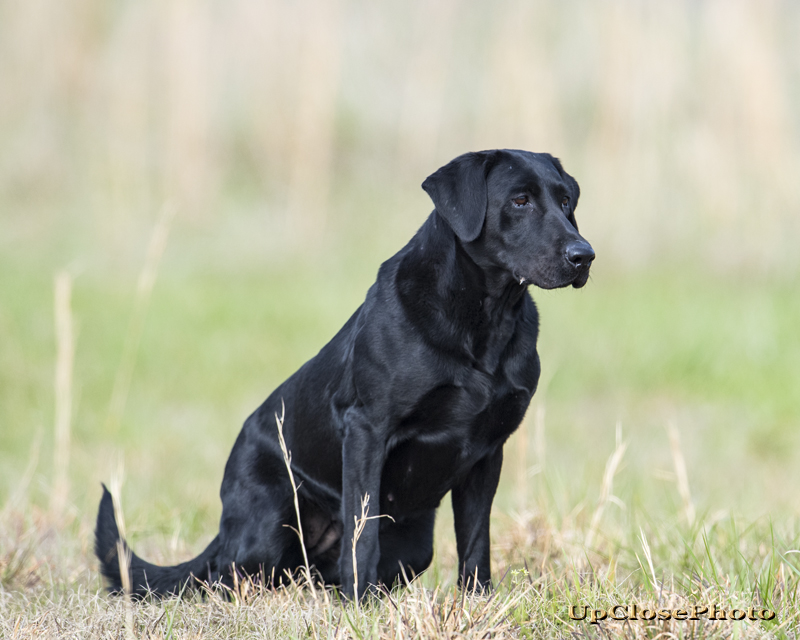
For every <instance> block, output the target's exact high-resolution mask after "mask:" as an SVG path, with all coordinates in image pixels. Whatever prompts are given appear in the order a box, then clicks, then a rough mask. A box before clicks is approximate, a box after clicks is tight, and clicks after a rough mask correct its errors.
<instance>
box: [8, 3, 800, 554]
mask: <svg viewBox="0 0 800 640" xmlns="http://www.w3.org/2000/svg"><path fill="white" fill-rule="evenodd" d="M799 32H800V5H797V4H796V3H792V2H789V1H788V0H787V1H783V2H781V1H778V0H758V1H756V0H753V1H743V0H703V1H701V0H694V1H689V0H685V1H678V0H676V1H673V2H655V1H645V0H639V1H634V0H612V1H608V2H595V3H590V2H579V1H577V0H568V1H560V2H556V1H555V0H528V1H513V0H511V1H503V0H500V1H497V2H493V3H480V2H468V1H465V0H435V1H422V0H412V1H410V2H405V3H376V2H364V1H362V0H295V1H292V2H289V1H288V0H287V1H281V0H263V1H255V0H227V1H226V2H216V1H213V0H158V1H155V0H136V1H132V0H118V1H116V2H101V1H99V0H62V1H60V2H57V3H53V2H45V1H44V0H27V1H26V2H14V1H4V2H0V504H5V505H6V506H5V508H6V509H13V508H16V509H20V508H23V506H25V505H34V506H36V505H39V506H41V507H42V508H44V507H47V506H48V504H49V505H50V506H51V508H52V505H53V501H54V498H53V496H54V495H59V496H62V497H61V498H59V499H58V500H60V501H61V502H62V503H63V504H61V506H57V508H58V509H59V510H63V512H64V513H65V514H66V515H67V516H68V517H69V518H71V519H72V520H71V521H73V522H75V523H77V524H76V526H79V527H82V528H83V529H86V527H90V526H91V519H92V518H93V517H94V509H95V505H96V501H97V500H98V499H99V495H100V492H99V485H98V483H99V482H100V481H107V480H109V479H110V478H111V477H112V476H115V477H124V479H125V484H124V486H123V496H124V498H125V504H126V506H127V510H128V513H127V515H128V518H129V531H130V530H131V528H132V529H133V534H132V535H134V536H136V535H137V532H138V535H141V536H144V537H146V536H147V535H152V534H154V533H157V534H159V535H164V536H171V538H170V539H171V540H173V542H174V541H175V540H178V539H179V538H180V539H181V540H183V541H186V540H188V544H189V545H190V547H191V546H192V545H195V544H196V545H198V546H199V545H202V544H204V542H205V541H206V540H207V539H208V538H209V537H210V535H211V532H212V531H214V521H215V520H216V519H217V518H218V516H219V502H218V499H217V491H218V487H219V483H220V480H221V477H222V471H223V467H224V463H225V460H226V459H227V455H228V453H229V451H230V447H231V446H232V444H233V441H234V438H235V436H236V433H237V432H238V430H239V428H240V425H241V423H242V421H243V420H244V419H245V418H246V417H247V415H248V414H249V413H250V412H251V411H252V410H253V409H255V408H256V407H257V406H258V404H259V403H260V402H261V401H262V400H263V399H264V398H265V397H266V396H267V395H268V393H269V392H270V391H271V390H272V389H273V388H274V387H275V386H276V385H277V384H278V383H280V382H281V381H282V380H283V379H284V378H285V377H286V376H288V375H289V374H291V373H292V372H293V371H295V370H296V369H297V368H298V367H299V366H300V365H301V364H302V363H303V362H304V361H305V360H306V359H307V358H309V357H311V356H313V355H314V354H315V353H316V352H317V351H318V350H319V348H320V347H321V346H322V345H323V344H324V343H325V342H326V341H327V340H328V339H330V337H331V336H332V335H333V334H334V333H335V332H336V331H337V330H338V328H339V327H340V326H341V325H342V324H343V323H344V321H345V320H346V319H347V317H349V315H350V314H351V313H352V312H353V310H355V308H356V307H357V306H358V304H359V303H360V302H361V300H363V297H364V295H365V293H366V290H367V288H368V287H369V285H370V284H371V283H372V282H373V280H374V277H375V274H376V272H377V268H378V266H379V265H380V263H381V262H382V261H383V260H385V259H386V258H388V257H389V256H391V255H392V254H393V253H394V252H395V251H397V250H398V249H399V248H400V247H402V246H403V245H404V244H405V243H406V242H407V240H408V239H409V238H410V237H411V235H412V234H413V233H414V231H415V230H416V229H417V228H418V227H419V225H420V224H421V223H422V222H423V221H424V219H425V218H426V216H427V215H428V213H429V212H430V210H431V209H432V205H431V203H430V201H429V200H428V198H427V196H426V195H425V193H424V192H423V191H422V190H421V189H420V187H419V185H420V184H421V182H422V180H423V179H424V178H425V177H426V176H427V175H429V174H430V173H432V172H433V171H434V170H436V169H437V168H438V167H439V166H441V165H443V164H445V163H446V162H448V161H449V160H450V159H452V158H453V157H455V156H456V155H459V154H461V153H463V152H465V151H469V150H479V149H487V148H497V147H508V148H522V149H529V150H533V151H547V152H550V153H552V154H553V155H555V156H557V157H559V158H561V160H562V162H563V164H564V166H565V168H566V169H567V171H569V172H570V173H571V174H572V175H574V176H575V177H576V178H577V180H578V181H579V183H580V185H581V190H582V195H581V201H580V205H579V207H578V211H577V218H578V222H579V224H580V227H581V231H582V233H583V235H585V237H586V238H587V239H588V240H589V241H590V242H591V243H592V244H593V246H594V248H595V250H596V252H597V256H598V257H597V260H596V263H595V266H594V267H593V269H592V273H593V276H592V279H591V280H590V282H589V284H588V285H587V286H586V287H585V288H584V289H582V290H580V291H576V290H572V289H570V290H561V291H554V292H543V291H540V290H537V289H535V288H531V293H532V295H533V296H534V298H535V300H536V301H537V303H538V304H539V307H540V310H541V314H542V334H541V349H540V352H541V357H542V364H543V377H542V382H541V385H540V390H539V392H538V394H537V396H536V398H535V400H534V404H533V405H532V407H531V410H530V411H529V415H528V417H527V418H526V422H525V423H524V426H523V428H522V429H521V430H520V432H519V433H518V434H516V435H515V436H514V437H513V438H514V439H513V441H512V444H513V446H511V447H508V452H507V461H506V465H505V469H504V479H503V485H502V490H501V494H500V495H499V497H498V501H497V506H498V510H499V513H503V514H510V516H511V517H514V514H517V515H519V514H520V513H525V512H529V511H531V510H536V509H542V510H547V509H552V510H555V511H557V512H558V513H563V514H564V517H567V516H569V517H572V518H575V519H580V518H581V517H585V516H581V513H584V514H586V513H590V512H591V508H590V507H588V506H586V505H591V504H594V503H595V502H596V501H597V499H598V497H597V494H598V491H599V485H600V480H601V478H602V474H603V469H604V466H605V464H606V459H607V458H608V456H609V455H610V454H611V452H612V451H614V449H615V446H616V443H617V441H616V437H617V436H616V433H617V425H620V433H621V438H622V441H624V442H626V443H627V444H628V448H627V452H626V454H625V457H624V459H623V461H622V464H621V466H620V468H619V470H618V474H617V478H616V482H617V484H616V485H615V487H616V488H615V492H616V494H617V495H618V496H620V497H619V499H618V502H619V503H620V504H619V505H618V506H617V507H610V508H619V509H620V510H622V509H628V510H629V511H628V513H630V510H631V509H632V507H634V506H636V505H639V506H641V507H642V508H643V509H646V510H648V512H649V513H658V512H659V509H661V508H662V507H664V508H667V507H674V506H675V505H680V504H685V503H686V502H687V500H688V501H689V502H691V504H693V505H694V506H695V507H696V508H697V511H698V513H699V514H702V515H703V517H706V518H712V519H713V518H719V517H723V516H724V515H726V514H729V513H730V514H733V513H740V514H741V513H743V514H747V515H748V517H750V516H752V517H756V518H757V517H777V518H783V517H787V516H792V517H793V516H796V515H797V514H798V510H799V509H800V494H799V493H798V491H797V487H798V486H800V482H799V481H800V452H799V449H800V447H799V446H798V445H800V435H798V434H799V433H800V337H798V334H799V333H800V331H798V327H800V295H798V294H800V277H798V273H799V272H798V269H800V251H798V247H799V246H800V179H798V175H800V39H798V38H797V33H799ZM57 273H63V274H65V275H62V277H61V280H60V282H61V283H62V284H61V285H60V286H61V289H60V291H61V294H59V295H60V297H58V296H55V295H54V291H55V290H56V288H57V287H56V284H55V282H56V280H55V276H56V274H57ZM56 300H59V302H56ZM59 308H60V309H61V311H60V312H58V311H57V309H59ZM56 316H58V318H60V320H59V321H58V322H56V320H55V318H56ZM58 327H61V329H58ZM59 335H60V336H61V338H58V336H59ZM57 354H60V355H57ZM57 362H58V363H60V364H59V365H58V367H60V369H59V371H60V373H59V374H56V373H55V371H56V369H57V364H56V363H57ZM54 380H55V382H54ZM670 425H671V429H672V431H670V430H669V429H670ZM670 433H672V434H673V436H674V435H675V434H677V437H678V441H677V442H678V445H677V446H678V448H677V449H676V444H675V442H676V441H675V440H674V439H673V440H672V441H671V440H670V437H669V434H670ZM56 443H59V444H58V445H56ZM671 443H672V444H671ZM676 451H678V452H679V453H680V456H681V459H682V460H684V461H685V468H686V477H685V478H684V479H683V480H682V479H681V477H680V476H681V473H680V471H679V469H680V465H678V464H677V463H676V460H677V458H676V457H675V452H676ZM687 490H688V492H689V494H688V498H687V495H686V491H687ZM153 505H156V506H155V507H154V506H153ZM620 505H621V506H620ZM584 506H586V508H584ZM445 511H446V510H445ZM443 517H446V516H443ZM137 527H138V529H137ZM179 534H180V535H179ZM87 537H88V536H87ZM87 544H88V543H87ZM175 544H177V542H175ZM181 544H183V542H182V543H181ZM154 545H155V546H156V547H158V545H157V544H156V543H154ZM161 548H162V553H168V552H166V551H163V545H162V547H161ZM176 553H178V552H177V551H176Z"/></svg>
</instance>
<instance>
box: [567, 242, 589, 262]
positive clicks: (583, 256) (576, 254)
mask: <svg viewBox="0 0 800 640" xmlns="http://www.w3.org/2000/svg"><path fill="white" fill-rule="evenodd" d="M566 254H567V260H569V261H570V262H571V263H572V264H573V265H574V266H576V267H578V268H579V269H580V268H583V267H588V266H589V265H590V264H592V260H594V249H592V245H590V244H589V243H588V242H586V241H585V240H582V241H580V242H573V243H572V244H569V245H567V251H566Z"/></svg>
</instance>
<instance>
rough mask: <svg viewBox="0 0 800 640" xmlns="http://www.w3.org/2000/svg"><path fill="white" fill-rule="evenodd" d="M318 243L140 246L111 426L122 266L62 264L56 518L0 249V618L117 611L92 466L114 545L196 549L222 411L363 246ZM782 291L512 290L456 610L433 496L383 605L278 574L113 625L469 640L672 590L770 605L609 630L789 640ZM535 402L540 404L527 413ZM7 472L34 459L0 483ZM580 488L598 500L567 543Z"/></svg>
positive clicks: (787, 354) (275, 358) (149, 550)
mask: <svg viewBox="0 0 800 640" xmlns="http://www.w3.org/2000/svg"><path fill="white" fill-rule="evenodd" d="M323 260H324V258H318V259H317V260H316V262H315V261H304V262H301V261H299V260H298V261H288V262H286V263H284V264H281V265H273V266H271V267H270V266H266V267H264V266H261V267H258V268H256V267H255V266H252V267H249V268H241V267H240V268H237V269H236V270H235V271H234V272H231V271H230V270H228V271H224V270H218V271H216V272H215V271H214V270H213V269H211V268H209V267H207V266H196V268H195V269H192V268H190V267H191V266H192V263H191V261H190V262H188V263H179V262H172V263H171V262H169V261H167V262H165V265H164V267H163V268H162V272H161V273H160V274H159V280H158V281H157V284H156V286H155V289H154V292H153V295H152V298H151V300H150V304H149V308H148V312H147V316H146V321H145V324H144V328H143V331H142V334H141V339H140V342H139V347H138V350H137V353H136V359H135V368H134V375H133V378H132V383H131V386H130V392H129V394H128V401H127V405H126V408H125V411H124V414H123V417H122V419H121V421H120V424H119V425H118V426H116V427H115V426H113V425H112V426H111V427H109V424H108V421H107V414H108V407H109V399H110V396H111V392H112V388H113V385H114V379H115V376H116V373H117V369H118V367H119V364H120V358H121V353H122V345H123V343H124V340H125V336H126V332H127V331H128V327H129V323H130V318H131V316H132V313H133V309H134V304H135V302H134V300H135V295H134V292H135V278H133V277H132V276H130V275H126V272H125V271H124V270H116V271H115V270H113V269H112V270H100V269H94V270H91V269H88V270H86V272H84V273H82V274H80V275H79V276H78V277H77V278H76V280H75V285H74V293H73V305H72V306H73V313H74V317H75V321H76V326H77V327H78V330H77V333H78V335H77V350H76V359H75V373H74V377H75V382H74V384H75V391H74V396H75V410H74V417H73V432H72V447H71V457H70V482H71V485H70V494H69V496H70V503H69V507H68V510H67V513H66V515H65V516H64V519H63V520H61V521H58V522H56V521H54V520H53V519H52V517H51V516H50V515H49V513H48V511H47V505H48V497H49V492H50V488H51V483H52V478H51V476H50V469H51V468H52V465H51V463H50V460H51V459H52V455H53V451H52V426H51V425H52V423H53V411H54V409H53V403H54V400H53V395H54V394H53V360H54V352H55V344H54V329H53V320H52V318H53V311H52V279H51V278H52V276H51V274H50V273H49V272H46V271H43V270H42V269H40V268H39V269H37V268H35V267H32V266H30V265H26V264H25V262H24V261H20V260H13V261H12V260H11V259H8V258H7V259H6V263H5V264H3V268H2V269H0V291H2V292H3V293H2V297H1V298H0V339H1V341H0V344H2V349H1V350H0V376H1V377H2V380H1V382H2V383H1V384H0V425H2V428H0V496H2V499H3V501H4V504H5V505H6V506H5V508H4V510H3V512H2V517H0V532H1V533H0V620H2V622H0V625H2V626H0V629H2V634H4V635H5V636H6V637H33V636H36V635H37V634H39V635H41V634H44V635H53V636H57V635H70V634H72V635H76V636H82V637H89V636H91V635H92V634H94V635H95V636H98V637H107V636H111V635H115V634H116V633H121V631H120V629H123V628H127V627H125V625H126V624H129V623H128V622H126V620H128V619H129V618H126V616H127V615H128V613H126V609H125V604H124V602H123V601H120V600H109V599H107V598H106V597H105V596H103V595H102V594H101V592H100V588H101V584H100V580H99V578H98V575H97V572H96V569H95V562H94V560H93V558H92V556H91V544H92V540H91V528H92V521H93V517H94V514H95V508H96V503H97V500H98V498H99V482H101V481H106V482H107V481H108V480H109V479H110V478H111V477H112V476H114V474H115V473H116V472H117V471H118V469H119V467H120V464H124V473H123V477H124V485H123V491H122V501H123V505H124V507H125V516H126V524H127V528H128V535H129V538H130V540H131V543H132V545H133V546H134V548H135V549H136V550H137V552H139V553H140V554H141V555H143V556H144V557H146V558H148V559H151V560H153V561H156V562H161V563H168V562H175V561H177V560H180V559H183V558H186V557H189V556H192V555H193V554H195V553H197V552H198V551H199V550H200V549H201V548H202V547H203V546H204V544H206V543H207V541H208V540H209V539H210V537H211V536H212V535H213V534H214V532H215V531H216V524H217V519H218V517H219V502H218V498H217V491H218V487H219V482H220V480H221V476H222V469H223V466H224V463H225V460H226V458H227V455H228V452H229V450H230V447H231V445H232V443H233V440H234V438H235V436H236V434H237V432H238V429H239V426H240V424H241V422H242V420H243V419H244V418H245V417H246V416H247V415H248V413H249V412H250V411H252V410H253V409H254V408H255V407H256V406H257V405H258V403H259V402H260V401H261V400H263V398H264V397H265V396H266V395H267V394H268V393H269V391H271V389H272V388H273V387H274V386H275V385H277V384H278V383H279V382H280V381H281V380H283V379H284V378H285V377H286V376H287V375H289V374H291V373H292V372H293V371H294V370H295V369H296V368H297V367H298V366H299V365H300V364H302V362H304V361H305V360H306V359H307V358H309V357H311V356H312V355H314V353H316V351H317V350H318V349H319V348H320V347H321V346H322V345H323V344H324V343H325V342H326V341H327V340H328V339H329V338H330V337H331V336H332V335H333V333H334V332H335V331H336V330H337V329H338V328H339V326H341V324H342V323H343V322H344V321H345V320H346V319H347V317H348V316H349V314H350V313H352V311H353V310H354V309H355V308H356V306H357V305H358V304H359V302H360V301H361V299H362V298H363V295H364V293H365V291H366V288H367V286H368V285H369V283H370V281H371V279H372V278H373V277H374V272H375V270H376V269H377V265H378V260H377V259H376V260H375V261H374V263H370V260H371V256H370V255H367V256H366V257H365V258H363V259H362V260H361V261H357V262H356V263H355V264H347V263H333V262H332V263H330V264H325V263H324V262H323ZM301 265H305V266H301ZM320 274H324V277H320ZM795 288H796V287H795V283H793V282H780V281H771V282H767V281H765V280H764V279H746V278H740V279H733V278H731V277H721V276H715V275H713V274H702V276H700V275H699V273H698V271H697V270H687V269H679V268H676V269H674V270H666V269H665V270H659V271H648V272H645V273H640V274H636V275H625V274H609V273H604V272H603V271H602V267H599V266H598V270H597V271H596V272H595V274H594V277H593V280H592V281H591V282H590V283H589V285H588V286H587V287H586V288H585V289H583V290H580V291H575V290H563V291H555V292H543V291H539V290H536V289H533V290H532V293H533V295H534V298H535V299H536V301H537V303H538V305H539V308H540V311H541V316H542V330H541V338H540V344H541V349H540V351H541V358H542V364H543V377H542V384H541V387H540V390H539V392H538V394H537V396H536V398H535V400H534V404H533V405H532V408H531V411H530V412H529V415H528V417H527V418H526V421H525V422H524V424H523V427H522V429H521V430H520V432H518V433H517V434H515V435H514V436H513V437H512V440H511V441H510V443H509V446H508V447H507V452H506V462H505V466H504V475H503V478H502V480H501V487H500V490H499V492H498V496H497V499H496V502H495V516H494V524H493V527H494V529H493V540H494V547H493V554H494V567H495V569H494V573H495V576H496V578H497V579H499V578H500V577H501V576H503V575H505V578H504V579H503V582H502V583H501V585H500V587H499V588H498V591H497V595H495V596H494V597H493V599H491V600H486V599H481V598H478V599H477V600H470V599H468V600H467V601H465V602H462V601H461V596H460V595H458V594H457V593H455V592H453V591H452V589H453V585H454V581H455V575H454V567H455V548H454V540H453V534H452V518H451V515H450V513H449V500H445V502H444V504H443V506H442V509H441V511H440V516H439V521H438V523H437V546H436V556H435V560H434V565H433V566H432V568H431V569H430V571H429V572H428V573H427V574H426V575H425V576H423V577H422V579H421V581H419V582H418V583H415V586H413V587H412V588H410V589H406V590H404V591H400V592H397V593H395V594H393V595H392V597H391V599H390V598H388V597H387V598H384V599H383V600H382V601H380V602H373V603H370V604H368V605H366V606H365V607H364V608H363V609H362V610H361V611H359V612H356V611H354V610H353V608H352V605H348V606H347V607H343V606H342V605H339V604H337V603H336V602H335V600H332V601H331V602H327V603H326V602H317V601H314V600H313V599H312V598H311V596H310V595H309V592H308V591H305V590H302V589H288V590H286V591H285V592H282V593H278V594H276V593H260V592H258V590H256V591H255V592H251V593H246V594H244V595H243V596H242V598H240V599H239V600H238V601H234V602H226V601H222V600H218V599H215V598H211V600H209V601H206V602H201V601H197V600H190V601H187V602H177V601H166V602H163V603H157V602H156V603H147V604H134V605H131V606H132V609H131V610H130V612H129V613H130V615H132V619H133V621H134V622H133V624H134V635H135V636H136V637H163V638H167V637H197V636H204V637H218V636H219V637H248V636H251V635H259V636H265V637H277V636H283V635H286V634H289V635H291V636H296V637H334V636H337V634H338V636H337V637H375V636H386V637H390V636H391V637H406V636H414V635H420V636H426V637H447V636H448V634H450V637H453V634H455V633H456V632H463V633H464V634H465V635H466V636H467V637H481V636H482V634H484V633H486V632H488V631H490V630H493V631H494V632H495V633H496V634H498V636H501V635H503V634H512V635H517V636H523V637H524V636H530V637H534V636H540V635H546V636H554V637H555V636H560V635H563V634H565V633H569V632H570V630H575V631H578V632H579V633H585V634H587V635H589V636H599V635H602V634H603V633H612V634H613V633H617V632H620V633H621V632H622V626H621V625H622V623H618V622H614V621H605V622H604V623H603V625H604V627H603V630H602V631H601V629H600V628H599V627H598V626H597V625H590V624H588V623H586V622H576V621H572V620H570V619H569V617H568V615H567V610H568V607H569V605H571V604H576V605H587V606H589V607H590V608H602V607H605V608H607V607H608V606H610V605H612V604H616V603H621V604H626V605H627V604H632V603H642V604H646V603H658V604H659V606H665V607H671V608H677V607H679V606H682V604H688V605H691V604H703V603H711V602H712V601H713V602H718V603H723V604H724V605H725V607H727V608H732V607H737V606H738V607H744V608H747V607H749V606H751V605H753V604H764V606H768V607H771V608H773V609H775V610H776V611H777V612H778V618H777V620H778V622H777V623H774V622H757V623H748V622H724V623H713V624H711V623H705V624H704V625H700V623H697V624H698V625H700V626H696V627H695V626H692V624H693V623H687V622H676V621H672V622H669V623H668V624H666V625H665V624H661V625H660V626H657V627H656V626H652V625H651V626H648V623H645V622H641V621H640V622H638V623H636V624H633V625H632V626H630V627H626V628H627V631H626V633H629V634H633V635H634V636H636V637H638V636H642V637H644V636H648V637H654V636H655V635H656V633H658V632H661V631H670V632H674V633H677V634H678V635H681V636H690V635H692V634H694V635H695V637H728V636H729V635H730V634H734V635H737V636H738V637H749V636H758V635H760V634H763V633H764V632H767V631H770V632H775V633H776V634H777V635H778V636H782V637H790V636H791V634H792V633H796V631H797V629H798V623H799V622H800V621H799V620H798V614H797V613H796V612H797V607H796V604H797V603H796V590H797V585H798V576H800V555H798V554H795V553H792V552H793V551H794V550H796V549H798V548H800V540H798V537H800V529H798V526H797V521H796V514H797V512H798V507H800V498H798V496H797V494H796V491H795V490H794V488H795V487H797V486H798V484H799V483H798V481H799V480H800V477H798V471H797V470H798V469H800V464H798V462H800V460H798V447H797V444H798V443H797V438H798V435H797V429H796V426H797V420H798V416H800V405H799V403H800V400H798V398H797V397H796V394H795V393H794V392H793V391H794V390H795V389H797V388H800V337H798V333H797V332H796V330H795V329H794V328H795V327H797V326H799V325H800V300H798V298H797V296H796V294H795ZM537 409H538V410H541V409H544V413H543V415H544V420H543V422H541V423H540V424H539V426H537V424H536V420H535V415H536V413H537ZM670 422H671V423H673V424H674V425H675V426H676V427H677V429H678V431H679V433H680V438H681V454H682V455H683V457H684V459H685V462H686V467H687V471H688V481H689V487H690V490H691V496H692V499H693V501H694V504H695V507H696V508H697V514H698V516H697V519H696V520H695V521H694V522H693V523H692V524H689V522H688V521H687V520H686V515H685V511H684V506H683V502H682V499H681V496H680V494H679V491H678V487H677V483H676V480H675V470H674V466H673V457H672V455H673V454H672V450H671V449H670V444H669V438H668V435H667V431H666V429H665V426H666V425H667V424H668V423H670ZM617 423H619V424H620V428H621V436H622V440H623V441H624V442H625V443H626V444H627V450H626V452H625V454H624V456H623V458H622V461H621V464H620V466H619V468H618V469H617V472H616V475H615V476H614V478H613V487H610V489H611V491H610V494H611V495H612V496H613V498H612V499H611V500H609V501H607V502H606V503H604V504H602V505H599V502H598V501H599V500H600V495H601V486H602V484H603V469H604V467H605V465H606V461H607V459H608V458H609V456H610V455H611V454H612V452H613V451H614V448H615V446H616V445H615V437H616V436H615V431H616V425H617ZM37 434H40V438H41V447H40V450H39V451H38V456H37V452H36V450H35V447H33V443H34V442H35V441H36V437H37ZM537 438H538V439H537ZM542 442H544V444H545V447H544V450H542V445H541V443H542ZM26 468H32V469H34V473H33V475H32V476H31V479H30V482H29V483H28V484H27V486H21V483H22V481H23V475H24V472H25V469H26ZM20 490H21V491H20ZM12 496H13V497H14V499H15V502H14V503H13V504H12V503H11V502H10V501H9V498H10V497H12ZM598 506H601V508H602V514H601V516H600V517H599V521H598V525H597V528H596V531H595V533H594V535H593V538H592V540H593V541H592V544H591V547H590V548H586V547H585V544H584V542H585V539H586V536H587V533H588V531H589V529H590V523H591V521H592V519H593V515H594V514H595V513H596V512H597V509H598ZM56 525H58V526H56ZM643 536H644V540H646V542H647V546H648V548H649V549H650V552H651V561H652V565H653V568H652V570H651V568H650V564H649V562H648V560H647V557H646V555H647V554H646V551H645V545H644V542H643ZM331 597H332V596H331ZM448 607H449V609H448ZM447 611H449V612H450V613H449V617H448V613H447ZM615 625H616V626H615ZM637 625H638V626H637ZM15 629H16V631H15ZM459 630H460V631H459ZM15 634H16V635H15ZM404 634H405V635H404Z"/></svg>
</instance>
